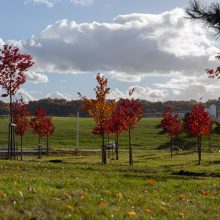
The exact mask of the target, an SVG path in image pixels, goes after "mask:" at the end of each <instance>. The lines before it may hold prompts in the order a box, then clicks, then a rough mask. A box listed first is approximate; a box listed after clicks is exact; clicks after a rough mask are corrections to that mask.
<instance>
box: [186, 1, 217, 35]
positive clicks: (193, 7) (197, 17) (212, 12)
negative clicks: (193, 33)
mask: <svg viewBox="0 0 220 220" xmlns="http://www.w3.org/2000/svg"><path fill="white" fill-rule="evenodd" d="M186 13H187V15H188V18H189V19H191V20H194V21H201V22H202V23H203V24H204V25H205V26H207V27H209V28H214V29H215V31H216V32H217V35H218V36H219V35H220V4H219V3H217V2H212V3H211V4H210V5H208V6H207V5H205V4H204V3H201V1H199V0H191V1H190V3H189V6H188V7H187V8H186Z"/></svg>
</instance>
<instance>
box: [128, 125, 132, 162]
mask: <svg viewBox="0 0 220 220" xmlns="http://www.w3.org/2000/svg"><path fill="white" fill-rule="evenodd" d="M128 142H129V165H130V166H133V158H132V145H131V128H130V127H129V129H128Z"/></svg>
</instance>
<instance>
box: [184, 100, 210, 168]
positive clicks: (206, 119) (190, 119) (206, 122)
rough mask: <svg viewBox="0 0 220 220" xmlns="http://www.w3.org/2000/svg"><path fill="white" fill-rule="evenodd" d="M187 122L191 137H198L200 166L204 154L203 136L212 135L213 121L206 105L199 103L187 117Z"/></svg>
mask: <svg viewBox="0 0 220 220" xmlns="http://www.w3.org/2000/svg"><path fill="white" fill-rule="evenodd" d="M186 120H187V128H188V130H189V133H190V135H192V136H195V137H197V143H198V158H199V161H198V164H200V162H201V154H202V143H201V140H202V136H204V135H208V134H210V132H211V126H212V119H211V117H210V116H209V114H208V113H207V112H205V107H204V105H203V104H201V103H199V104H197V105H195V106H194V107H193V109H192V113H191V114H190V115H188V116H187V118H186Z"/></svg>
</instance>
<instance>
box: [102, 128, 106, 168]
mask: <svg viewBox="0 0 220 220" xmlns="http://www.w3.org/2000/svg"><path fill="white" fill-rule="evenodd" d="M102 164H103V165H104V164H106V148H105V133H104V128H102Z"/></svg>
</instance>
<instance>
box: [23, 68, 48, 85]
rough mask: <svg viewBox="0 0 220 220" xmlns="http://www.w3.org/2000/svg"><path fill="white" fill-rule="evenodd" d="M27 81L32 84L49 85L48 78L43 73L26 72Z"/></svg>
mask: <svg viewBox="0 0 220 220" xmlns="http://www.w3.org/2000/svg"><path fill="white" fill-rule="evenodd" d="M26 79H27V81H28V82H32V83H47V82H48V77H47V76H46V75H44V74H41V73H36V72H34V71H30V72H26Z"/></svg>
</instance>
